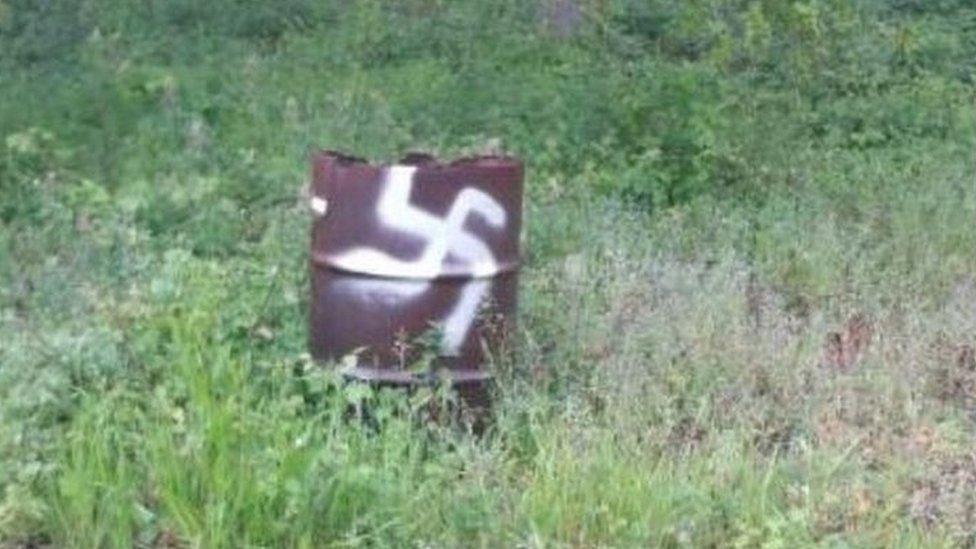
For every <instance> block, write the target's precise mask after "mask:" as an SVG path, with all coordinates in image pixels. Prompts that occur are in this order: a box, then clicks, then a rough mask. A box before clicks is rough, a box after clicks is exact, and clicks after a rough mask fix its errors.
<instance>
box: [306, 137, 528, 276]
mask: <svg viewBox="0 0 976 549" xmlns="http://www.w3.org/2000/svg"><path fill="white" fill-rule="evenodd" d="M522 176H523V167H522V163H521V162H520V161H519V160H517V159H515V158H512V157H507V156H477V157H467V158H461V159H458V160H454V161H451V162H442V161H439V160H437V159H436V158H434V157H433V156H430V155H427V154H420V153H412V154H408V155H407V156H405V157H404V158H403V159H402V160H401V161H400V162H398V163H396V164H392V165H375V164H371V163H369V162H367V161H365V160H362V159H359V158H355V157H352V156H348V155H344V154H341V153H337V152H333V151H322V152H318V153H315V154H314V155H313V156H312V186H311V193H310V194H311V196H310V201H311V207H312V210H313V211H314V213H315V215H316V219H315V222H314V226H313V230H312V252H311V253H312V263H313V265H316V266H319V267H322V268H328V269H334V270H339V271H345V272H350V273H357V274H362V275H368V276H376V277H386V278H400V279H420V280H434V279H442V278H484V277H490V276H495V275H498V274H501V273H505V272H509V271H513V270H515V269H517V268H518V264H519V234H520V230H521V222H522V219H521V218H522Z"/></svg>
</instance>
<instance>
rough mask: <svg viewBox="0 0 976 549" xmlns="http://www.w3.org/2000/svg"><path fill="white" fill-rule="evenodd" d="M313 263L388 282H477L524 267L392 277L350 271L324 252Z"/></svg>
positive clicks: (516, 262)
mask: <svg viewBox="0 0 976 549" xmlns="http://www.w3.org/2000/svg"><path fill="white" fill-rule="evenodd" d="M311 263H312V265H313V266H315V267H317V268H320V269H328V270H330V271H336V272H340V273H348V274H355V275H362V276H369V277H373V278H383V279H388V280H418V281H436V280H475V279H487V278H495V277H498V276H504V275H506V274H509V273H513V272H516V271H518V270H519V269H520V268H521V267H522V261H521V259H518V258H516V259H513V260H509V261H503V262H499V263H497V264H496V267H495V268H494V269H492V270H491V271H490V272H484V273H475V272H473V271H471V270H465V269H462V268H448V269H444V270H442V271H441V272H440V273H438V274H436V275H434V276H428V277H423V276H391V275H389V274H385V273H375V272H370V271H368V270H366V269H350V268H348V267H344V266H342V265H337V264H336V263H335V262H334V261H333V260H332V259H330V258H329V256H328V254H326V253H323V252H314V251H313V252H312V253H311Z"/></svg>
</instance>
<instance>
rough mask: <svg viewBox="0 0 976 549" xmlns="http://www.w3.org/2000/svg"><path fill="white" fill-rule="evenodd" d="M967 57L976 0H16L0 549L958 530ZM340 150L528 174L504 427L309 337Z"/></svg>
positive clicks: (974, 445)
mask: <svg viewBox="0 0 976 549" xmlns="http://www.w3.org/2000/svg"><path fill="white" fill-rule="evenodd" d="M974 83H976V7H974V6H973V4H972V3H971V2H969V1H968V0H888V1H884V0H802V1H800V0H691V1H684V0H645V1H640V0H578V1H569V0H561V1H557V0H533V1H530V0H490V1H489V0H483V1H482V0H478V1H474V0H471V1H461V0H456V1H447V0H402V1H398V2H384V1H379V0H362V1H356V2H344V1H339V0H335V1H332V2H330V1H327V0H322V1H316V0H282V1H280V2H267V3H257V2H253V3H252V2H244V1H241V0H210V1H208V2H201V1H196V0H170V1H165V2H164V1H159V0H140V1H135V0H133V1H128V2H127V1H124V0H59V1H52V2H38V1H35V0H0V547H11V548H13V547H81V548H93V547H130V546H136V547H159V548H163V547H207V548H210V547H228V548H240V547H292V546H293V547H322V546H336V547H350V546H369V547H635V546H641V547H644V546H663V547H729V546H735V547H804V546H819V545H823V546H831V547H846V546H865V547H871V546H885V547H890V546H902V547H938V546H961V547H972V546H974V545H976V439H974V435H976V351H974V349H976V172H974V168H976V104H974ZM318 147H329V148H336V149H341V150H345V151H349V152H353V153H358V154H361V155H366V156H369V157H371V158H374V159H393V158H396V157H397V155H399V154H401V153H403V152H405V151H408V150H417V149H422V150H428V151H434V152H436V153H438V154H440V155H443V156H448V157H449V156H454V155H458V154H465V153H470V152H477V151H484V150H493V149H497V148H499V147H502V148H504V149H505V150H507V151H509V152H512V153H514V154H518V155H519V156H521V157H522V158H523V159H524V160H525V162H526V164H527V167H528V171H527V180H526V183H527V206H526V212H525V216H526V229H525V235H524V237H525V238H524V248H525V251H526V253H525V257H524V266H523V271H522V286H521V295H522V303H521V306H522V311H521V313H522V314H521V317H520V327H519V334H518V342H517V345H516V346H515V349H514V350H513V352H512V354H511V355H510V356H505V357H499V359H498V360H497V363H496V364H494V366H493V367H494V368H495V369H496V372H497V374H498V379H499V383H498V394H497V395H496V407H495V418H494V421H493V423H492V426H491V428H490V429H489V431H488V432H487V433H486V434H484V435H483V436H474V435H471V434H470V433H468V432H467V430H466V429H465V428H464V426H463V425H453V424H450V423H449V422H446V421H445V422H440V423H431V422H427V421H425V420H424V419H423V418H424V415H423V414H422V413H420V412H419V410H422V409H423V408H424V407H425V399H430V398H439V397H438V396H437V395H430V394H424V393H418V394H417V395H415V396H413V397H411V398H407V397H405V396H403V395H400V394H385V393H384V394H370V393H369V391H364V390H363V389H362V388H361V387H355V386H345V385H343V384H342V383H341V382H340V381H339V379H338V377H337V375H336V373H335V366H334V365H321V364H314V363H312V362H311V361H310V359H309V358H308V355H307V354H306V311H307V303H308V293H309V288H308V286H309V283H308V273H307V246H308V229H309V224H310V216H309V214H308V212H307V206H306V201H305V199H304V198H303V194H302V192H303V188H304V186H305V184H306V182H307V178H308V154H309V152H310V151H311V150H314V149H315V148H318ZM364 399H366V400H368V401H369V404H370V409H371V410H373V413H374V415H375V422H373V423H365V422H362V421H358V420H356V419H355V418H354V417H350V416H349V414H348V410H349V409H350V405H354V404H357V403H361V402H362V401H363V400H364Z"/></svg>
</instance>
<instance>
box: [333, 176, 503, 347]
mask: <svg viewBox="0 0 976 549" xmlns="http://www.w3.org/2000/svg"><path fill="white" fill-rule="evenodd" d="M416 170H417V168H416V167H415V166H392V167H390V168H388V169H387V170H386V174H385V180H384V181H383V186H382V191H381V194H380V198H379V201H378V203H377V207H376V215H377V218H378V220H379V222H380V223H381V224H383V225H384V226H385V227H387V228H390V229H394V230H397V231H400V232H403V233H407V234H411V235H414V236H416V237H419V238H422V239H423V240H424V242H425V246H424V249H423V252H422V253H421V254H420V256H419V257H418V258H416V259H414V260H404V259H400V258H398V257H395V256H393V255H391V254H389V253H387V252H385V251H383V250H380V249H376V248H371V247H357V248H353V249H351V250H348V251H347V252H345V253H342V254H339V255H338V256H336V257H335V258H334V259H333V264H334V265H335V266H336V267H339V268H341V269H345V270H348V271H352V272H360V273H367V274H370V275H374V276H378V277H389V278H396V279H404V278H413V279H418V280H420V281H426V283H421V284H382V283H379V284H375V283H373V284H369V285H368V287H363V289H362V290H363V291H365V293H366V294H370V297H369V298H370V299H375V300H383V301H387V300H390V299H399V300H400V301H402V300H408V299H414V298H416V297H418V296H420V295H422V294H423V293H424V292H425V291H426V290H427V289H428V287H429V285H430V281H431V280H433V279H435V278H437V277H438V276H440V275H442V274H443V272H444V262H445V261H446V260H447V259H448V257H450V258H452V259H455V260H460V261H461V262H463V264H464V265H465V267H466V270H467V271H468V272H470V273H472V276H473V278H472V279H471V280H470V281H468V282H467V283H465V284H464V285H463V286H462V288H461V291H460V297H459V298H458V300H457V303H456V304H455V305H454V307H453V308H452V309H451V311H450V312H448V314H447V315H446V316H445V317H444V318H442V319H441V321H440V325H441V328H442V330H443V336H444V340H443V349H442V352H443V353H444V354H445V355H448V356H456V355H458V354H459V351H460V348H461V345H462V344H463V343H464V340H465V339H466V337H467V334H468V331H469V330H470V329H471V325H472V324H473V323H474V319H475V316H476V315H477V312H478V307H479V306H480V304H481V302H482V300H483V299H484V296H485V294H486V293H487V292H488V290H489V289H490V287H491V282H490V280H489V279H487V277H490V276H492V275H494V274H496V273H497V272H498V262H497V261H496V259H495V256H494V254H492V252H491V249H490V248H489V247H488V246H487V245H486V244H485V243H484V242H483V241H482V240H481V239H480V238H478V237H477V235H474V234H472V233H470V232H468V231H466V230H465V228H464V225H465V223H466V222H467V220H468V218H469V217H471V216H473V215H476V216H479V217H480V218H482V219H483V220H484V221H485V222H487V223H488V224H489V225H490V226H492V227H495V228H497V229H503V228H504V227H505V224H506V213H505V209H504V208H502V206H501V205H500V204H499V203H498V202H497V201H495V199H494V198H492V197H491V196H489V195H488V194H486V193H484V192H482V191H479V190H477V189H464V190H462V191H461V192H460V193H458V196H457V198H455V200H454V203H453V204H452V205H451V208H450V210H449V211H448V212H447V214H446V215H445V216H444V217H438V216H436V215H434V214H431V213H430V212H428V211H426V210H423V209H421V208H417V207H415V206H413V205H411V204H410V194H411V192H412V190H413V185H414V173H415V172H416ZM381 294H382V295H381Z"/></svg>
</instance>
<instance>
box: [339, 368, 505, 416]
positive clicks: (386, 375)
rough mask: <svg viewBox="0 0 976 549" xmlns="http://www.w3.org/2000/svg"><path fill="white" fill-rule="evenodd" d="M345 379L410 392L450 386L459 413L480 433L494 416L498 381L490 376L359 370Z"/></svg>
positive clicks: (476, 372) (347, 372)
mask: <svg viewBox="0 0 976 549" xmlns="http://www.w3.org/2000/svg"><path fill="white" fill-rule="evenodd" d="M343 376H344V377H345V378H346V379H347V380H348V381H352V382H359V383H366V384H368V385H371V386H374V387H390V388H398V389H405V390H407V391H410V390H413V389H418V388H421V387H436V386H438V385H440V384H441V383H446V384H448V386H449V387H450V388H451V389H452V390H453V391H455V392H456V393H457V396H458V404H459V405H460V406H459V407H458V409H457V410H455V412H457V413H458V414H460V415H461V416H464V417H467V418H470V419H471V420H472V421H473V424H474V425H475V427H476V429H475V430H476V431H482V430H483V429H484V427H485V424H486V421H487V419H488V417H489V415H490V406H491V394H490V393H491V388H492V384H493V383H494V378H493V377H492V375H491V374H490V373H488V372H483V371H479V370H446V369H442V370H440V371H437V372H429V373H427V372H425V373H415V372H408V371H405V370H391V369H384V368H368V367H356V368H350V369H347V370H344V371H343Z"/></svg>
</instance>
